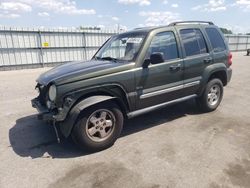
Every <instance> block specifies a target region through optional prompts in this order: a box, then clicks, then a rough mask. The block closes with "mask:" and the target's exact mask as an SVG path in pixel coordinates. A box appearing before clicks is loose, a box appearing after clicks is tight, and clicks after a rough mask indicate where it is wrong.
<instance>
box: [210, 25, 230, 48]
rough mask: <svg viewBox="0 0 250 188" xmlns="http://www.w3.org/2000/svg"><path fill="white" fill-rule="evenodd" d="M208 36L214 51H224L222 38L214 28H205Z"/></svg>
mask: <svg viewBox="0 0 250 188" xmlns="http://www.w3.org/2000/svg"><path fill="white" fill-rule="evenodd" d="M206 32H207V35H208V38H209V40H210V42H211V45H212V47H213V49H214V51H216V52H220V51H224V50H225V49H226V46H225V43H224V40H223V38H222V37H221V35H220V33H219V32H218V31H217V29H215V28H206Z"/></svg>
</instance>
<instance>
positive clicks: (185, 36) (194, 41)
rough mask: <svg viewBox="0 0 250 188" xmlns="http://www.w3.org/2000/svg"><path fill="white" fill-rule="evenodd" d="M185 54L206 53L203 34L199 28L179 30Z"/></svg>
mask: <svg viewBox="0 0 250 188" xmlns="http://www.w3.org/2000/svg"><path fill="white" fill-rule="evenodd" d="M180 34H181V39H182V42H183V45H184V49H185V52H186V56H192V55H199V54H204V53H207V52H208V50H207V46H206V43H205V39H204V36H203V35H202V33H201V31H200V30H199V29H183V30H181V31H180Z"/></svg>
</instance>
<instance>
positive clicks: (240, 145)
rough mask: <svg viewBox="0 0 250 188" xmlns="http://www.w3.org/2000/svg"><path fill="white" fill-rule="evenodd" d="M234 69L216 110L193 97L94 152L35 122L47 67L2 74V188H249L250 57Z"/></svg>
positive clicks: (239, 58) (241, 56)
mask: <svg viewBox="0 0 250 188" xmlns="http://www.w3.org/2000/svg"><path fill="white" fill-rule="evenodd" d="M232 68H233V77H232V80H231V82H230V83H229V85H228V86H227V87H226V88H225V90H224V99H223V101H222V103H221V105H220V106H219V108H218V109H217V110H216V111H214V112H211V113H205V114H204V113H200V112H199V110H198V109H197V108H196V105H195V102H194V101H193V100H191V101H187V102H184V103H181V104H177V105H174V106H170V107H168V108H164V109H162V110H158V111H155V112H152V113H149V114H146V115H142V116H140V117H137V118H135V119H132V120H128V121H126V122H125V126H124V130H123V133H122V135H121V137H120V138H119V139H118V140H117V142H116V143H115V145H114V146H113V147H111V148H109V149H107V150H105V151H102V152H98V153H92V154H91V153H86V152H82V151H80V150H79V149H78V148H77V147H76V146H75V145H74V144H73V143H72V141H71V140H68V139H63V140H62V143H61V144H58V143H57V142H56V138H55V133H54V130H53V127H51V126H50V125H47V124H46V123H44V122H42V121H39V120H37V119H36V114H37V112H36V110H35V109H33V108H32V107H31V104H30V100H31V99H32V98H34V97H35V96H36V95H37V93H36V91H35V89H34V86H35V79H36V78H37V77H38V76H39V74H40V73H42V72H44V71H46V70H48V68H40V69H29V70H18V71H4V72H0V127H1V130H0V187H1V188H14V187H15V188H19V187H20V188H25V187H32V188H33V187H34V188H37V187H49V188H57V187H58V188H66V187H72V188H73V187H84V188H85V187H86V188H88V187H95V188H96V187H101V188H118V187H128V188H132V187H138V188H158V187H163V188H165V187H170V188H172V187H199V188H203V187H212V188H217V187H246V188H247V187H250V56H245V53H233V65H232Z"/></svg>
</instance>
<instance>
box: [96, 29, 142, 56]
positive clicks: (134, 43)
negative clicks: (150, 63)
mask: <svg viewBox="0 0 250 188" xmlns="http://www.w3.org/2000/svg"><path fill="white" fill-rule="evenodd" d="M144 38H145V34H141V33H133V34H131V33H128V34H121V35H116V36H114V37H112V38H111V39H110V40H109V41H108V42H107V43H106V44H105V45H104V46H103V47H102V48H101V49H100V50H99V51H98V52H97V54H96V55H95V56H94V58H95V59H100V60H115V61H116V60H123V61H133V60H134V59H135V58H136V57H137V54H138V52H139V49H140V47H141V45H142V42H143V40H144Z"/></svg>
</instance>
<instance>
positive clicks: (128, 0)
mask: <svg viewBox="0 0 250 188" xmlns="http://www.w3.org/2000/svg"><path fill="white" fill-rule="evenodd" d="M118 3H120V4H124V5H130V4H139V5H140V6H148V5H150V4H151V2H150V0H118Z"/></svg>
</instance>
